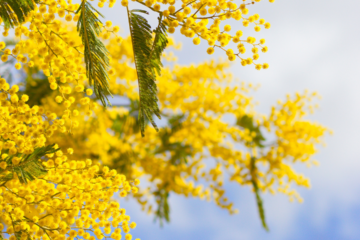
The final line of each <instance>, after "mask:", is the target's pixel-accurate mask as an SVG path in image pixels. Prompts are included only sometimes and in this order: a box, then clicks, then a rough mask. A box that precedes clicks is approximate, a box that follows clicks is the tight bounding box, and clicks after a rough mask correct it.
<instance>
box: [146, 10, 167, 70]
mask: <svg viewBox="0 0 360 240" xmlns="http://www.w3.org/2000/svg"><path fill="white" fill-rule="evenodd" d="M158 19H159V25H158V27H157V28H156V29H155V30H154V33H155V38H154V42H153V45H152V49H151V53H150V57H149V60H150V62H151V65H152V67H153V68H154V69H155V70H156V72H157V74H158V75H161V68H162V67H163V65H162V63H161V54H162V52H163V51H164V50H165V48H166V46H167V44H168V39H167V35H166V27H167V26H166V25H165V23H164V22H163V21H162V15H160V16H159V18H158Z"/></svg>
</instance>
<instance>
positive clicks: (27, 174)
mask: <svg viewBox="0 0 360 240" xmlns="http://www.w3.org/2000/svg"><path fill="white" fill-rule="evenodd" d="M54 146H55V144H52V145H48V146H46V147H40V148H36V149H35V150H34V152H33V153H31V154H20V155H19V156H18V157H20V158H21V161H20V163H19V164H18V165H15V166H14V165H13V164H12V159H13V158H14V155H12V156H9V157H7V158H5V162H6V163H7V165H8V166H7V167H6V169H0V181H3V182H6V181H9V180H11V179H13V177H14V176H15V174H16V175H17V177H18V178H19V180H20V182H22V183H28V181H32V180H35V179H36V178H38V177H40V176H42V175H44V174H46V173H47V170H46V169H45V168H44V166H43V165H42V163H41V161H40V160H39V159H40V158H41V157H43V156H45V155H46V154H51V153H55V152H57V151H58V150H59V149H56V148H54ZM8 172H10V173H8ZM6 173H7V174H6Z"/></svg>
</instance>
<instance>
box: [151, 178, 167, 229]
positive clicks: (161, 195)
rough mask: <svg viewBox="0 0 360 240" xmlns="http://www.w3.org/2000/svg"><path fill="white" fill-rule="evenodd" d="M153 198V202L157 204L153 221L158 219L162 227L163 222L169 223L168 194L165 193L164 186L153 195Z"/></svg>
mask: <svg viewBox="0 0 360 240" xmlns="http://www.w3.org/2000/svg"><path fill="white" fill-rule="evenodd" d="M153 194H154V196H155V200H156V202H157V204H158V208H157V210H156V212H155V219H154V220H155V221H156V220H157V219H159V221H160V226H163V220H164V219H165V220H166V221H167V222H170V216H169V213H170V206H169V202H168V199H169V192H168V191H166V185H165V186H162V187H161V188H159V190H158V191H156V192H154V193H153Z"/></svg>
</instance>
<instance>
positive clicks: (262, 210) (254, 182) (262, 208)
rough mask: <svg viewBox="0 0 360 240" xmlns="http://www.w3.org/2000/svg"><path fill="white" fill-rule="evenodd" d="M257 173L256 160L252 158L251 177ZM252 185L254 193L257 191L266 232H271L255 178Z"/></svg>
mask: <svg viewBox="0 0 360 240" xmlns="http://www.w3.org/2000/svg"><path fill="white" fill-rule="evenodd" d="M255 171H256V165H255V158H254V157H252V158H251V175H253V174H254V173H255ZM251 183H252V185H253V188H254V191H255V196H256V203H257V207H258V211H259V216H260V219H261V223H262V226H263V227H264V229H265V230H266V231H269V228H268V226H267V224H266V221H265V211H264V206H263V201H262V199H261V196H260V189H259V187H258V185H257V183H256V180H255V179H254V178H253V176H252V177H251Z"/></svg>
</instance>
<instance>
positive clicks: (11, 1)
mask: <svg viewBox="0 0 360 240" xmlns="http://www.w3.org/2000/svg"><path fill="white" fill-rule="evenodd" d="M38 2H39V1H38V0H35V1H33V0H0V17H1V18H2V20H3V22H4V25H5V27H6V28H14V26H16V25H19V24H20V23H23V22H24V21H25V17H26V16H27V14H28V13H29V12H30V11H32V10H34V8H35V3H38Z"/></svg>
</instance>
